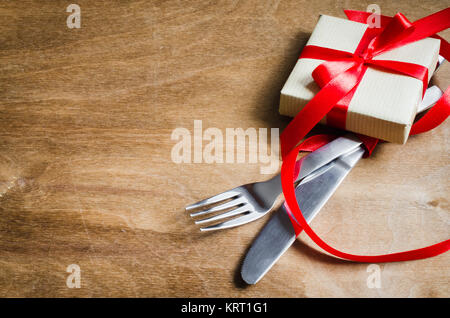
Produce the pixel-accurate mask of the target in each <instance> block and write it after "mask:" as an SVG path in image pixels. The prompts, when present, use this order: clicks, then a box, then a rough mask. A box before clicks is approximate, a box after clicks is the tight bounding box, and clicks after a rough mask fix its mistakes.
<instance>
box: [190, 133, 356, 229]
mask: <svg viewBox="0 0 450 318" xmlns="http://www.w3.org/2000/svg"><path fill="white" fill-rule="evenodd" d="M360 145H361V141H360V140H359V139H358V138H356V137H348V138H337V139H335V140H333V141H332V142H330V143H328V144H326V145H325V146H323V147H321V148H319V149H317V150H316V151H314V152H312V153H310V154H308V155H307V156H305V157H303V158H302V159H301V167H302V168H301V171H300V174H299V176H298V177H297V180H296V182H298V181H301V180H302V179H303V178H305V177H306V176H308V175H309V174H311V173H312V172H314V171H315V170H317V169H319V168H320V167H322V166H324V165H325V164H327V163H329V162H331V161H332V160H334V159H336V158H338V157H339V156H341V155H343V154H345V153H347V152H349V151H351V150H354V149H356V148H358V147H359V146H360ZM281 192H282V188H281V179H280V175H279V174H278V175H276V176H275V177H273V178H271V179H269V180H267V181H263V182H256V183H250V184H245V185H242V186H239V187H237V188H234V189H231V190H228V191H225V192H223V193H220V194H218V195H215V196H213V197H210V198H208V199H205V200H202V201H199V202H197V203H194V204H192V205H189V206H187V207H186V211H193V210H199V211H197V212H193V213H191V214H190V215H191V216H192V217H198V216H207V215H210V214H212V213H214V212H222V213H219V214H216V215H214V216H209V217H207V218H204V219H198V220H196V221H195V223H196V224H203V223H207V222H214V221H219V220H223V219H226V218H231V217H234V218H232V219H229V220H226V221H224V222H221V223H219V224H213V225H210V226H207V227H202V228H201V229H200V230H201V231H211V230H218V229H225V228H230V227H234V226H238V225H242V224H245V223H248V222H251V221H254V220H256V219H259V218H260V217H262V216H264V215H265V214H267V213H268V212H269V211H271V210H272V209H273V208H274V205H275V203H276V201H277V199H278V198H279V197H280V195H281ZM213 204H217V205H216V206H213V207H211V205H213ZM230 209H231V210H230Z"/></svg>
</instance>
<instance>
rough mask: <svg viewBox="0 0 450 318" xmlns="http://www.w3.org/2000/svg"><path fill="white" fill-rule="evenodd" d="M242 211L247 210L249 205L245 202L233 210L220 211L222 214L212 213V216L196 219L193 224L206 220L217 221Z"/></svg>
mask: <svg viewBox="0 0 450 318" xmlns="http://www.w3.org/2000/svg"><path fill="white" fill-rule="evenodd" d="M244 212H249V206H248V205H247V204H246V205H244V206H241V207H238V208H236V209H234V210H231V211H227V212H225V213H222V214H218V215H214V216H211V217H209V218H206V219H202V220H197V221H195V224H202V223H206V222H212V221H217V220H221V219H224V218H227V217H230V216H235V215H237V214H241V213H244Z"/></svg>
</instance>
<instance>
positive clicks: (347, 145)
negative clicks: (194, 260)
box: [186, 86, 443, 231]
mask: <svg viewBox="0 0 450 318" xmlns="http://www.w3.org/2000/svg"><path fill="white" fill-rule="evenodd" d="M442 94H443V92H442V90H441V89H440V88H439V87H437V86H432V87H429V88H428V89H427V90H426V92H425V95H424V98H423V101H422V103H421V104H420V106H419V108H418V112H423V111H425V110H426V109H428V108H430V107H432V106H433V105H434V104H435V103H436V102H437V100H438V99H439V98H440V97H441V96H442ZM351 136H353V135H352V134H348V135H347V137H340V138H337V139H336V140H333V141H332V142H330V143H328V144H327V145H325V146H323V147H321V148H319V149H317V150H316V151H314V152H312V153H310V154H308V155H307V156H305V157H303V158H302V159H301V164H302V169H301V171H300V174H299V176H298V178H297V180H296V182H298V181H300V180H302V179H303V178H305V177H306V176H308V175H309V174H311V173H312V172H314V171H315V170H317V169H319V168H320V167H322V166H323V165H325V164H327V163H329V162H331V161H333V160H335V159H336V158H338V157H339V156H341V155H343V154H345V153H348V152H349V151H352V150H354V149H356V148H358V147H359V146H360V145H361V141H360V140H359V139H357V138H356V137H354V136H353V137H351ZM281 192H282V189H281V181H280V175H279V174H278V175H276V176H275V177H273V178H271V179H269V180H267V181H262V182H256V183H250V184H245V185H242V186H239V187H237V188H234V189H231V190H228V191H225V192H223V193H220V194H218V195H215V196H212V197H210V198H208V199H205V200H202V201H199V202H197V203H194V204H192V205H189V206H187V207H186V211H194V210H198V211H196V212H192V213H191V214H190V215H191V217H199V216H208V215H211V214H213V213H216V212H217V214H215V215H213V216H208V217H206V218H204V219H197V220H196V221H195V223H196V224H204V223H211V222H214V221H219V220H223V219H227V218H231V219H229V220H227V221H224V222H221V223H218V224H213V225H210V226H207V227H202V228H200V230H201V231H211V230H219V229H226V228H231V227H235V226H238V225H242V224H246V223H248V222H252V221H254V220H257V219H259V218H260V217H262V216H264V215H265V214H267V213H268V212H270V211H271V210H272V209H273V208H274V206H275V203H276V200H277V199H278V198H279V197H280V194H281ZM212 205H215V206H212ZM230 209H231V210H230ZM232 217H234V218H232Z"/></svg>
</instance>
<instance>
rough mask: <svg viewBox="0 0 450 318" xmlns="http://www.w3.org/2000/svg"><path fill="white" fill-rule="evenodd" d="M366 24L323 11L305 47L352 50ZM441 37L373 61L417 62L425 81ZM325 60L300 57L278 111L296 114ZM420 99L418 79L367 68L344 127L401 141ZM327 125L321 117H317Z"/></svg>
mask: <svg viewBox="0 0 450 318" xmlns="http://www.w3.org/2000/svg"><path fill="white" fill-rule="evenodd" d="M367 27H368V25H366V24H362V23H358V22H353V21H349V20H345V19H340V18H335V17H330V16H326V15H322V16H320V18H319V21H318V23H317V25H316V27H315V28H314V31H313V33H312V34H311V37H310V39H309V41H308V43H307V45H315V46H321V47H325V48H331V49H336V50H341V51H346V52H350V53H353V52H354V51H355V50H356V48H357V46H358V44H359V42H360V40H361V38H362V37H363V34H364V32H365V31H366V29H367ZM439 47H440V40H438V39H434V38H426V39H423V40H420V41H417V42H413V43H410V44H407V45H405V46H402V47H399V48H396V49H393V50H391V51H387V52H384V53H382V54H380V55H378V56H376V57H374V60H376V59H379V60H394V61H400V62H409V63H415V64H419V65H422V66H425V67H427V68H428V77H429V78H428V80H429V79H430V77H431V74H433V72H434V69H435V67H436V64H437V60H438V54H439ZM323 62H324V61H323V60H316V59H309V58H301V59H299V60H298V61H297V63H296V65H295V67H294V69H293V70H292V72H291V74H290V76H289V78H288V79H287V81H286V83H285V85H284V87H283V89H282V91H281V98H280V109H279V111H280V114H282V115H287V116H292V117H294V116H295V115H297V113H298V112H299V111H300V110H301V109H302V108H303V107H304V106H305V105H306V104H307V103H308V101H309V100H311V99H312V98H313V97H314V95H315V94H316V93H317V92H318V91H319V86H318V85H317V84H316V83H315V82H314V80H313V78H312V75H311V73H312V72H313V70H314V69H315V68H316V67H317V66H318V65H320V64H321V63H323ZM421 101H422V82H421V81H420V80H418V79H416V78H412V77H409V76H406V75H400V74H395V73H390V72H387V71H383V70H380V69H375V68H372V67H369V68H368V69H367V71H366V73H365V74H364V76H363V78H362V80H361V82H360V84H359V86H358V88H357V89H356V91H355V93H354V95H353V98H352V99H351V101H350V103H349V105H348V109H347V114H346V120H345V129H346V130H348V131H352V132H356V133H360V134H363V135H367V136H371V137H376V138H379V139H382V140H386V141H390V142H395V143H405V142H406V140H407V139H408V135H409V131H410V129H411V125H412V123H413V120H414V117H415V114H416V110H417V107H418V105H419V103H420V102H421ZM321 123H322V124H327V123H328V122H327V118H326V117H325V118H324V119H322V121H321Z"/></svg>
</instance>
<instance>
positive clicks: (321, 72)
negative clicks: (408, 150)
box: [280, 8, 450, 263]
mask: <svg viewBox="0 0 450 318" xmlns="http://www.w3.org/2000/svg"><path fill="white" fill-rule="evenodd" d="M345 13H346V15H347V17H348V18H349V19H350V20H352V21H356V22H361V23H366V21H367V18H368V17H369V15H370V13H367V12H360V11H349V10H347V11H345ZM449 27H450V8H447V9H445V10H442V11H439V12H437V13H434V14H432V15H430V16H427V17H425V18H423V19H420V20H418V21H416V22H414V23H411V22H409V21H408V19H406V17H405V16H404V15H403V14H401V13H398V14H397V15H395V16H394V17H393V18H390V17H386V16H381V28H376V29H375V28H368V29H367V31H366V32H365V33H364V35H363V37H362V39H361V41H360V43H359V45H358V47H357V49H356V51H355V52H354V53H348V52H344V51H339V50H333V49H328V48H323V47H318V46H306V47H305V48H304V50H303V51H302V54H301V56H300V57H301V58H313V59H320V60H325V62H324V63H322V64H321V65H319V66H318V67H317V68H316V69H315V70H314V72H313V74H312V75H313V78H314V80H315V81H316V82H317V84H318V85H319V87H320V88H321V90H320V91H319V92H318V93H317V94H316V95H315V96H314V98H313V99H311V101H310V102H309V103H308V104H307V105H305V107H304V108H303V109H302V110H301V111H300V112H299V113H298V114H297V116H296V117H295V118H294V119H293V120H292V121H291V122H290V124H289V125H288V126H287V127H286V129H285V130H284V131H283V133H282V134H281V136H280V141H281V153H282V157H283V164H282V167H281V179H282V186H283V193H284V196H285V199H286V206H287V208H288V210H289V211H290V213H292V215H293V217H291V216H290V218H291V222H292V225H293V226H294V229H295V232H296V234H297V235H299V234H300V232H301V231H302V230H305V232H306V233H307V234H308V236H309V237H310V238H311V239H312V240H313V241H314V242H315V243H316V244H317V245H319V246H320V247H321V248H323V249H324V250H325V251H327V252H329V253H330V254H332V255H335V256H337V257H340V258H344V259H347V260H352V261H358V262H371V263H372V262H373V263H375V262H394V261H405V260H413V259H422V258H427V257H431V256H435V255H438V254H441V253H444V252H446V251H448V250H449V249H450V240H446V241H443V242H440V243H438V244H435V245H432V246H428V247H425V248H421V249H416V250H410V251H406V252H401V253H393V254H386V255H377V256H365V255H354V254H349V253H344V252H341V251H339V250H337V249H335V248H333V247H331V246H330V245H328V244H327V243H325V242H324V241H323V240H322V239H321V238H320V237H319V236H318V235H317V234H316V233H315V232H314V231H313V230H312V229H311V228H310V227H309V225H308V223H307V222H306V220H305V218H304V217H303V215H302V212H301V210H300V208H299V206H298V203H297V200H296V197H295V189H294V185H293V182H292V180H295V176H296V174H297V173H298V170H299V167H298V164H297V165H296V159H297V154H298V152H299V151H313V150H315V149H317V148H319V147H320V146H322V145H323V144H324V143H326V142H328V141H329V140H330V138H331V137H330V136H326V135H319V136H313V137H311V138H309V139H307V140H305V141H304V142H303V143H302V144H300V145H298V146H296V145H297V144H298V143H299V142H300V141H301V140H302V139H303V138H304V137H305V136H306V134H307V133H308V132H309V131H310V130H311V129H312V128H313V127H314V126H315V125H316V124H317V123H318V122H319V121H320V120H321V119H322V118H323V117H325V116H326V115H327V114H332V113H333V112H331V110H332V109H333V107H336V105H337V111H335V113H334V115H333V116H334V118H340V119H341V122H342V114H345V112H346V111H345V110H344V111H342V109H341V110H339V105H342V104H343V102H344V104H345V103H348V101H349V100H350V99H351V97H352V96H353V93H354V91H355V90H356V88H357V86H358V84H359V82H360V81H361V79H362V77H363V76H364V73H365V71H366V70H367V68H368V67H377V68H382V69H383V70H386V71H390V72H395V73H398V74H403V75H407V76H411V77H414V78H417V79H419V80H421V81H422V82H423V93H425V90H426V87H427V84H428V69H427V68H426V67H424V66H421V65H417V64H413V63H405V62H398V61H389V60H378V59H374V57H376V56H378V55H380V54H382V53H384V52H386V51H389V50H392V49H394V48H398V47H400V46H403V45H406V44H408V43H412V42H415V41H418V40H421V39H423V38H426V37H429V36H432V37H435V38H439V39H441V49H440V54H441V55H442V56H444V58H446V59H450V49H449V47H450V46H449V44H448V42H446V41H445V40H444V39H442V38H440V37H439V36H437V35H435V33H437V32H440V31H442V30H445V29H447V28H449ZM347 105H348V104H347ZM339 114H340V115H339ZM449 114H450V89H447V90H446V91H445V93H444V95H443V97H442V98H441V99H440V100H439V102H438V103H437V104H436V105H435V106H434V107H433V108H432V109H431V110H430V111H428V112H427V113H426V115H425V116H423V117H422V118H421V119H420V120H419V121H418V122H416V123H415V124H414V125H413V127H412V129H411V133H410V134H411V135H412V134H417V133H422V132H425V131H428V130H431V129H433V128H435V127H436V126H438V125H439V124H441V123H442V122H443V121H445V119H446V118H447V117H448V115H449ZM344 122H345V121H344ZM341 125H342V124H341ZM359 137H360V138H361V140H362V141H363V142H364V145H365V147H366V149H367V155H370V153H371V152H372V151H373V149H374V148H375V146H376V144H377V142H378V139H375V138H371V137H367V136H359ZM296 220H297V221H296Z"/></svg>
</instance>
